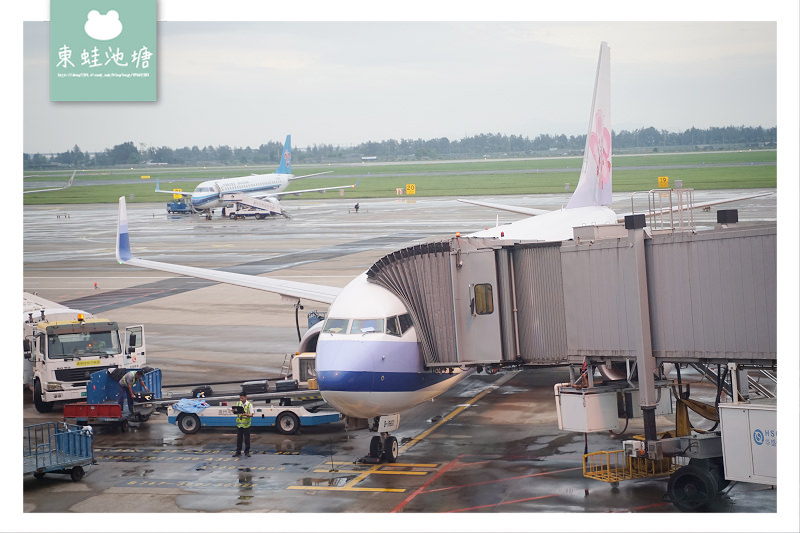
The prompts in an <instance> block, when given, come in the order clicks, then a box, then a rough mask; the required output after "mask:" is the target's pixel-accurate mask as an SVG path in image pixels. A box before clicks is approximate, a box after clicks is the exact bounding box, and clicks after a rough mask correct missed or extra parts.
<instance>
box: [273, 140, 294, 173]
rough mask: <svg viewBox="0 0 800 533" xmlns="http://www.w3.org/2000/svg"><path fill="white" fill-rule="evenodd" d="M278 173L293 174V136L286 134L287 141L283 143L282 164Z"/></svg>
mask: <svg viewBox="0 0 800 533" xmlns="http://www.w3.org/2000/svg"><path fill="white" fill-rule="evenodd" d="M275 173H276V174H291V173H292V136H291V135H287V136H286V142H285V143H284V144H283V153H282V154H281V164H280V166H279V167H278V170H276V171H275Z"/></svg>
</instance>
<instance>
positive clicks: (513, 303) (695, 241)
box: [367, 215, 777, 367]
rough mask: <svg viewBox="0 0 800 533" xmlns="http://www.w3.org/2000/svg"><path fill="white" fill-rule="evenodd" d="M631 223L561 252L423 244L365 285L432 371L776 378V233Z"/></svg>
mask: <svg viewBox="0 0 800 533" xmlns="http://www.w3.org/2000/svg"><path fill="white" fill-rule="evenodd" d="M636 217H641V219H638V218H637V219H635V220H636V222H634V219H631V221H630V224H629V228H626V227H625V226H623V225H610V226H599V227H583V228H576V229H575V237H574V239H572V240H570V241H564V242H520V241H508V240H504V239H483V238H469V237H460V236H456V237H454V238H451V239H449V240H447V241H442V242H431V243H425V244H419V245H416V246H412V247H410V248H406V249H403V250H399V251H396V252H394V253H392V254H389V255H387V256H385V257H383V258H381V259H380V260H379V261H377V262H376V263H375V264H374V265H373V266H372V268H370V270H369V271H368V274H367V276H368V278H369V279H370V280H371V281H372V282H374V283H378V284H380V285H381V286H383V287H385V288H387V289H389V290H390V291H392V292H393V293H394V294H396V295H397V296H398V297H400V298H401V299H402V300H403V301H404V302H405V304H406V306H407V308H408V310H409V312H410V314H411V316H412V318H413V320H414V323H415V326H416V328H417V334H418V337H419V339H420V344H421V348H422V352H423V354H424V357H425V362H426V364H427V365H428V366H430V367H448V366H460V365H495V364H496V365H502V364H509V363H517V364H528V365H542V364H566V363H573V364H575V363H581V362H583V361H585V360H587V359H591V360H593V361H606V362H611V361H628V362H629V363H630V362H631V361H633V362H636V360H637V358H640V360H642V361H645V360H646V361H648V365H647V366H648V367H649V366H651V365H653V366H654V365H655V364H658V363H660V362H684V363H705V364H708V363H720V364H723V363H727V362H730V361H733V362H738V363H740V364H766V365H770V364H773V365H774V364H775V363H776V353H777V331H776V318H777V316H776V314H777V306H776V293H777V277H776V247H777V238H776V237H777V228H776V224H775V223H764V224H720V225H717V227H715V228H713V229H708V230H705V231H694V230H692V231H660V232H659V231H653V232H650V231H645V229H644V228H643V226H644V215H636ZM629 218H630V217H629ZM637 222H638V224H637ZM626 223H627V221H626ZM641 358H645V359H641Z"/></svg>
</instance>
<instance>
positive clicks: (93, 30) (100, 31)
mask: <svg viewBox="0 0 800 533" xmlns="http://www.w3.org/2000/svg"><path fill="white" fill-rule="evenodd" d="M86 19H87V20H86V23H85V24H84V25H83V29H84V31H85V32H86V35H88V36H89V37H91V38H92V39H95V40H97V41H110V40H111V39H114V38H116V37H119V34H120V33H122V22H120V20H119V13H117V12H116V11H114V10H113V9H111V10H109V12H108V13H106V14H105V15H101V14H100V12H99V11H97V10H96V9H93V10H91V11H89V14H88V15H87V16H86Z"/></svg>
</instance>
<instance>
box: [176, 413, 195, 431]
mask: <svg viewBox="0 0 800 533" xmlns="http://www.w3.org/2000/svg"><path fill="white" fill-rule="evenodd" d="M177 422H178V429H180V430H181V431H182V432H183V433H186V434H187V435H193V434H195V433H197V432H198V431H200V417H198V416H197V415H196V414H194V413H181V414H180V415H178V420H177Z"/></svg>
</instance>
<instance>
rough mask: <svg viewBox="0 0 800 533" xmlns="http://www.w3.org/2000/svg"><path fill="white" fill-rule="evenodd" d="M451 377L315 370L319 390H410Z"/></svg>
mask: <svg viewBox="0 0 800 533" xmlns="http://www.w3.org/2000/svg"><path fill="white" fill-rule="evenodd" d="M452 377H453V375H452V374H446V373H440V374H439V373H433V372H343V371H339V370H328V371H322V372H320V371H317V383H318V384H319V390H320V391H321V392H325V391H346V392H404V391H408V392H410V391H417V390H420V389H424V388H427V387H430V386H431V385H435V384H437V383H439V382H442V381H445V380H447V379H450V378H452Z"/></svg>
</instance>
